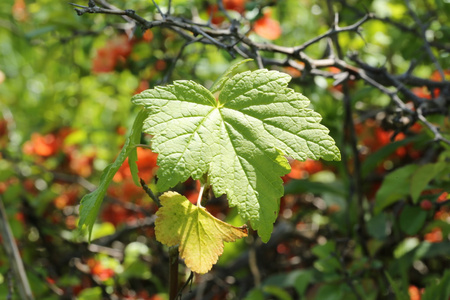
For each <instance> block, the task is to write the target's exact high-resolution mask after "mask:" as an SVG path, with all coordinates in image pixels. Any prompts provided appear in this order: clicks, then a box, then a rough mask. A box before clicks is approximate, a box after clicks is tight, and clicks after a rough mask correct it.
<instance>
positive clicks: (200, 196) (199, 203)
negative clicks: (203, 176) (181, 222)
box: [197, 182, 208, 207]
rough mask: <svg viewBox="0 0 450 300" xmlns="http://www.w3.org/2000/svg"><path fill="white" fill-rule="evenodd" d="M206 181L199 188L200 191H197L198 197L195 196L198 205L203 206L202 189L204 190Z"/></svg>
mask: <svg viewBox="0 0 450 300" xmlns="http://www.w3.org/2000/svg"><path fill="white" fill-rule="evenodd" d="M207 184H208V183H206V182H205V184H203V185H202V187H201V188H200V192H199V193H198V198H197V206H198V207H203V206H202V197H203V191H204V190H205V186H206V185H207Z"/></svg>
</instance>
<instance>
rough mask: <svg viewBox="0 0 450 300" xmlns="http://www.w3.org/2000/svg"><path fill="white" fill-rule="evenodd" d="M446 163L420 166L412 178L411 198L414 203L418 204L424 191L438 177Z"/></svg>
mask: <svg viewBox="0 0 450 300" xmlns="http://www.w3.org/2000/svg"><path fill="white" fill-rule="evenodd" d="M445 167H446V164H445V163H442V162H438V163H435V164H426V165H423V166H420V167H419V168H418V169H417V170H416V171H415V172H414V173H413V174H412V176H411V185H410V191H411V197H412V200H413V202H414V203H417V201H418V200H419V196H420V194H421V193H422V191H423V190H424V189H425V188H426V187H427V185H428V183H429V182H430V181H431V180H432V179H433V178H434V177H436V175H438V174H439V173H440V172H441V171H442V170H444V168H445Z"/></svg>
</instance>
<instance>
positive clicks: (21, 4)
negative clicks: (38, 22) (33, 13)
mask: <svg viewBox="0 0 450 300" xmlns="http://www.w3.org/2000/svg"><path fill="white" fill-rule="evenodd" d="M12 15H13V17H14V19H16V20H17V21H19V22H23V21H26V20H27V19H28V12H27V4H26V3H25V1H24V0H15V1H14V5H13V7H12Z"/></svg>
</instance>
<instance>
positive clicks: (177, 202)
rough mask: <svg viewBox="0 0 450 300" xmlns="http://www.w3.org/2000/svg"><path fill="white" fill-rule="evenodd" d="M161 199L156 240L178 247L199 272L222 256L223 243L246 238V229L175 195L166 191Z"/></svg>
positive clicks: (156, 224) (210, 266)
mask: <svg viewBox="0 0 450 300" xmlns="http://www.w3.org/2000/svg"><path fill="white" fill-rule="evenodd" d="M159 199H160V200H161V205H162V207H161V208H160V209H158V211H157V212H156V215H157V218H156V221H155V235H156V239H157V240H158V241H159V242H161V243H163V244H164V245H167V246H176V245H179V251H180V256H181V258H183V259H184V261H185V263H186V266H188V267H189V268H190V269H191V270H192V271H194V272H196V273H199V274H204V273H206V272H208V271H209V270H211V268H212V266H213V265H214V264H215V263H216V262H217V260H218V258H219V256H220V255H221V254H222V253H223V247H224V245H223V243H224V242H234V241H235V240H236V239H240V238H243V237H246V236H247V228H246V226H243V227H235V226H232V225H230V224H228V223H225V222H223V221H221V220H219V219H216V218H215V217H214V216H212V215H211V214H210V213H208V212H207V211H206V210H205V209H204V208H203V207H197V206H195V205H193V204H192V203H191V202H189V200H188V199H186V197H184V196H182V195H180V194H178V193H176V192H166V193H164V194H163V195H162V196H161V197H160V198H159Z"/></svg>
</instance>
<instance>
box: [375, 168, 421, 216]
mask: <svg viewBox="0 0 450 300" xmlns="http://www.w3.org/2000/svg"><path fill="white" fill-rule="evenodd" d="M417 168H419V166H418V165H415V164H410V165H406V166H404V167H401V168H398V169H397V170H395V171H392V172H391V173H389V174H388V175H387V176H386V177H385V178H384V180H383V184H382V185H381V187H380V189H379V190H378V191H377V194H376V202H375V207H374V213H375V214H378V213H380V212H381V211H382V210H383V208H385V207H387V206H389V205H391V204H393V203H395V202H396V201H398V200H400V199H401V198H403V197H405V196H407V195H409V191H410V189H409V183H410V180H411V174H412V173H413V172H414V171H415V170H417Z"/></svg>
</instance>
